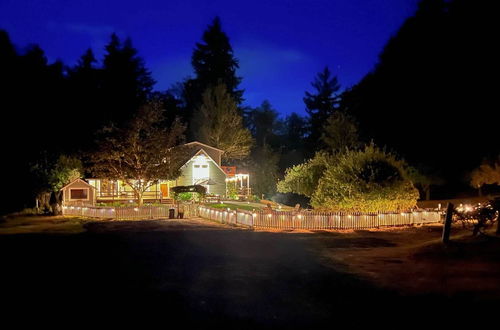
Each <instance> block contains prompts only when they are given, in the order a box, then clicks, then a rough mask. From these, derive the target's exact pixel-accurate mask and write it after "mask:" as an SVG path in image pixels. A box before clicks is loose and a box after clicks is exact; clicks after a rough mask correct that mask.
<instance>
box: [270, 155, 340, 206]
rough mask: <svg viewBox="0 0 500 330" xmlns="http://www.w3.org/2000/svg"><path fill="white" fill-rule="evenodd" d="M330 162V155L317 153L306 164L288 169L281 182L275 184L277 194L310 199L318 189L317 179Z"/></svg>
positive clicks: (331, 159)
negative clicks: (294, 195)
mask: <svg viewBox="0 0 500 330" xmlns="http://www.w3.org/2000/svg"><path fill="white" fill-rule="evenodd" d="M332 162H333V157H332V156H331V155H329V154H327V153H324V152H318V153H316V155H315V156H314V158H312V159H310V160H308V161H307V162H305V163H303V164H299V165H295V166H292V167H290V168H288V169H287V170H286V173H285V177H284V178H283V180H280V181H279V182H278V184H277V190H278V192H280V193H295V194H299V195H303V196H306V197H311V196H312V195H313V194H314V192H315V191H316V188H317V187H318V181H319V179H320V178H321V177H322V176H323V173H324V172H325V170H326V168H327V166H328V164H329V163H332Z"/></svg>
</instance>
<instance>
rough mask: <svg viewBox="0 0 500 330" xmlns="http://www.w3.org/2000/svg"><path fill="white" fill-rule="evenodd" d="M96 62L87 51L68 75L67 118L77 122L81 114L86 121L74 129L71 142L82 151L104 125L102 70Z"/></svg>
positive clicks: (89, 51)
mask: <svg viewBox="0 0 500 330" xmlns="http://www.w3.org/2000/svg"><path fill="white" fill-rule="evenodd" d="M96 64H97V60H96V58H95V56H94V53H93V51H92V49H90V48H89V49H87V50H86V51H85V53H84V54H83V55H82V56H81V57H80V59H79V60H78V62H77V64H76V65H75V67H73V68H71V69H70V71H69V73H68V78H69V86H70V99H71V102H70V103H71V107H72V109H73V111H71V112H70V113H69V114H68V116H70V118H69V120H70V121H71V122H77V121H78V120H79V119H80V118H81V116H82V114H85V117H86V118H87V119H88V120H87V122H86V125H79V126H77V127H74V128H73V129H74V130H76V133H77V134H74V139H77V140H78V141H75V140H73V142H74V143H75V142H77V143H78V145H79V146H80V147H81V148H83V149H89V148H90V145H91V144H92V142H93V140H94V133H95V132H96V131H97V130H98V129H99V128H100V127H102V126H103V125H105V124H106V122H105V119H104V118H103V117H102V113H103V111H105V109H103V104H102V95H101V87H102V70H101V69H100V68H98V67H97V66H96Z"/></svg>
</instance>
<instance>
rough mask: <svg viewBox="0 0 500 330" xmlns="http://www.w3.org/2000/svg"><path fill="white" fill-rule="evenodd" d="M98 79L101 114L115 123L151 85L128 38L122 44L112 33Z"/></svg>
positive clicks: (126, 116)
mask: <svg viewBox="0 0 500 330" xmlns="http://www.w3.org/2000/svg"><path fill="white" fill-rule="evenodd" d="M102 79H103V81H102V95H103V109H104V113H103V116H105V119H106V120H108V121H112V122H115V123H119V124H121V123H124V122H126V121H127V120H129V119H130V118H131V117H132V116H133V114H134V113H135V112H136V111H137V109H138V108H139V107H140V106H141V105H142V104H145V103H146V101H147V100H148V98H149V97H150V95H151V92H152V90H153V86H154V84H155V81H154V79H153V78H152V77H151V72H150V71H149V70H148V69H147V68H146V66H145V64H144V60H143V59H142V58H141V57H139V56H138V55H137V50H136V49H135V48H134V47H133V45H132V41H131V40H130V39H129V38H128V39H126V40H125V42H123V43H122V42H121V41H120V39H119V38H118V36H117V35H116V34H112V35H111V40H110V42H109V43H108V45H107V46H106V55H105V56H104V61H103V77H102Z"/></svg>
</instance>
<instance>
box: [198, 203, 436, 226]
mask: <svg viewBox="0 0 500 330" xmlns="http://www.w3.org/2000/svg"><path fill="white" fill-rule="evenodd" d="M441 214H442V212H439V211H431V210H415V211H409V212H378V213H360V212H330V213H328V212H314V211H302V212H296V211H272V212H269V211H254V212H250V211H246V210H240V209H238V210H224V209H216V208H210V207H206V206H199V207H198V215H199V216H201V217H203V218H206V219H210V220H214V221H217V222H220V223H228V224H236V225H244V226H248V227H261V228H277V229H312V230H314V229H368V228H379V227H395V226H408V225H415V224H426V223H437V222H440V221H441Z"/></svg>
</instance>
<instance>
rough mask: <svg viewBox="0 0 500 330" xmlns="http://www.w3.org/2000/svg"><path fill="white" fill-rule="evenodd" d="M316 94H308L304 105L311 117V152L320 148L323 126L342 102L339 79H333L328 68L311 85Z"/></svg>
mask: <svg viewBox="0 0 500 330" xmlns="http://www.w3.org/2000/svg"><path fill="white" fill-rule="evenodd" d="M311 85H312V86H313V87H314V90H315V91H314V92H313V93H309V92H306V95H305V97H304V103H305V104H306V112H307V114H308V115H309V125H310V134H309V145H310V147H311V149H312V150H311V151H313V150H317V148H318V147H319V146H320V142H321V141H320V138H321V135H322V133H323V126H324V125H325V124H326V121H327V119H328V117H330V116H331V115H332V114H333V112H334V111H335V110H336V109H337V108H338V106H339V102H340V96H339V91H340V85H339V83H338V80H337V77H332V76H331V72H330V70H329V69H328V67H325V68H324V69H323V71H321V72H320V73H318V75H317V76H316V78H315V79H314V81H313V82H312V83H311Z"/></svg>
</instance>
